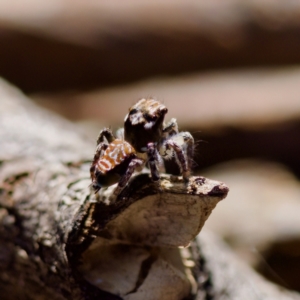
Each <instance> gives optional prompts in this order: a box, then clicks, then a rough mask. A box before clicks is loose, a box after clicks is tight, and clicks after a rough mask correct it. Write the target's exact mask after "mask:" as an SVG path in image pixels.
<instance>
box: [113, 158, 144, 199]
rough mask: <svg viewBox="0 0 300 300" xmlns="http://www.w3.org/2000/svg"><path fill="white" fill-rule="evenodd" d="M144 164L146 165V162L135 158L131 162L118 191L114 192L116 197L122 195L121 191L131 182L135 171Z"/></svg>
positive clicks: (121, 179)
mask: <svg viewBox="0 0 300 300" xmlns="http://www.w3.org/2000/svg"><path fill="white" fill-rule="evenodd" d="M143 164H144V161H143V160H142V159H139V158H133V159H132V160H131V162H130V163H129V165H128V168H127V170H126V172H125V174H124V175H123V176H122V177H121V178H120V180H119V183H118V186H117V187H116V189H115V191H114V195H115V196H118V195H119V194H120V193H121V191H122V190H123V189H124V187H125V186H126V184H127V183H128V181H129V179H130V177H131V176H132V174H133V172H134V171H135V169H136V168H138V167H140V166H141V165H143Z"/></svg>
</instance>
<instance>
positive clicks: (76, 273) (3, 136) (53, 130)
mask: <svg viewBox="0 0 300 300" xmlns="http://www.w3.org/2000/svg"><path fill="white" fill-rule="evenodd" d="M0 95H1V101H0V112H1V115H0V141H1V147H0V160H1V164H0V177H1V180H0V183H1V189H0V239H1V240H0V243H1V247H0V290H1V299H5V300H7V299H8V300H10V299H126V300H135V299H156V300H157V299H164V300H166V299H170V300H171V299H178V300H181V299H257V298H255V297H256V296H257V295H260V296H261V297H260V299H299V296H298V295H296V294H291V293H289V292H279V290H277V289H276V288H275V287H274V286H272V285H270V284H268V283H265V282H264V281H263V280H262V279H261V278H259V279H257V275H255V274H253V272H252V271H250V270H249V269H247V268H246V267H245V268H246V269H247V271H246V272H245V275H244V276H242V277H240V272H241V270H244V269H243V268H244V267H243V268H240V267H239V265H238V264H237V263H235V262H234V261H235V259H234V258H233V257H232V256H230V254H228V250H226V248H225V247H224V245H223V244H222V243H219V242H216V241H215V240H213V239H210V238H206V237H205V236H204V238H203V239H202V240H197V241H196V242H192V244H191V247H190V248H185V249H183V250H179V249H178V247H179V246H187V245H188V244H189V243H190V242H191V241H192V240H193V239H194V238H195V237H196V235H197V234H198V233H199V231H200V230H201V228H202V226H203V225H204V222H205V220H206V219H207V218H208V217H209V215H210V213H211V211H212V209H213V208H214V207H215V206H216V204H217V203H218V201H220V200H222V199H223V198H224V197H226V195H227V192H228V188H227V187H226V186H225V185H224V184H223V183H220V182H217V181H213V180H209V179H206V178H203V177H192V178H191V179H190V181H189V183H188V184H184V183H183V182H182V179H181V178H180V177H176V176H169V175H164V174H163V175H162V181H161V188H160V189H157V187H155V186H154V185H153V183H152V182H151V180H150V179H149V176H148V174H147V173H143V174H138V175H135V176H134V178H132V180H131V181H130V184H129V185H128V186H127V187H126V189H125V190H124V191H123V192H122V193H121V195H120V196H119V197H118V198H117V199H114V198H113V197H112V196H111V194H112V193H111V192H112V191H113V187H110V188H108V189H107V190H105V191H103V192H102V193H100V194H98V195H94V194H93V193H91V191H90V188H89V184H90V179H89V172H88V171H89V170H88V169H89V163H90V159H91V158H92V156H93V151H94V145H93V143H92V142H91V141H89V140H88V139H86V138H85V137H84V135H83V134H81V133H80V132H79V129H78V128H76V126H75V125H72V124H70V123H68V122H67V121H64V120H62V119H61V118H59V117H57V116H54V115H51V114H50V113H48V112H45V111H43V110H41V109H39V108H37V107H35V106H34V105H32V104H31V103H30V101H28V100H27V99H26V98H25V97H24V96H23V95H22V94H21V93H20V92H19V91H18V90H16V89H14V88H12V87H10V86H9V85H8V84H7V83H5V82H4V81H0ZM224 249H225V250H224ZM128 262H129V263H128ZM232 262H233V263H232ZM224 274H226V275H224ZM236 278H238V281H237V282H238V284H235V282H234V280H235V279H236ZM253 278H255V284H256V282H259V283H260V284H256V287H257V290H255V292H254V290H253V282H252V280H254V279H253ZM228 280H229V281H230V284H231V285H229V282H228ZM239 282H242V284H243V286H240V284H239ZM265 285H266V286H267V287H268V288H265V287H264V286H265ZM270 286H271V287H270ZM231 287H232V288H231ZM241 288H243V290H241ZM242 291H245V292H242ZM270 291H271V292H270ZM274 293H275V295H278V296H279V295H280V297H281V296H282V297H281V298H276V297H274ZM241 295H242V296H243V297H241ZM245 295H247V297H246V296H245ZM248 295H249V297H248ZM269 295H272V297H271V298H270V297H269ZM244 296H245V297H244ZM291 297H293V298H291Z"/></svg>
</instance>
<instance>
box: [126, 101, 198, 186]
mask: <svg viewBox="0 0 300 300" xmlns="http://www.w3.org/2000/svg"><path fill="white" fill-rule="evenodd" d="M167 112H168V109H167V108H166V106H165V105H163V104H161V103H160V102H159V101H157V100H155V99H152V98H148V99H141V100H140V101H138V102H137V103H136V104H135V105H133V106H132V107H131V108H130V109H129V113H128V114H127V115H126V117H125V120H124V136H125V140H126V141H127V142H129V143H130V144H131V145H132V146H133V147H134V148H135V149H136V151H137V152H138V155H139V153H146V154H147V157H148V158H147V160H148V165H149V168H150V170H151V174H152V179H153V180H154V181H156V180H159V175H158V165H159V158H160V157H163V158H164V159H170V158H171V157H173V156H175V159H176V162H177V164H178V165H179V168H180V170H181V173H182V175H183V178H184V179H185V180H187V179H188V177H189V176H190V171H191V164H192V157H193V152H194V139H193V137H192V135H191V134H190V133H189V132H178V125H177V121H176V119H174V118H173V119H171V121H170V122H169V123H167V124H165V123H164V117H165V114H166V113H167Z"/></svg>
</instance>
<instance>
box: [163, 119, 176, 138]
mask: <svg viewBox="0 0 300 300" xmlns="http://www.w3.org/2000/svg"><path fill="white" fill-rule="evenodd" d="M177 133H178V124H177V120H176V119H175V118H172V119H171V120H170V121H169V122H168V123H167V124H166V125H165V126H164V128H163V135H164V136H165V137H167V136H170V135H174V134H177Z"/></svg>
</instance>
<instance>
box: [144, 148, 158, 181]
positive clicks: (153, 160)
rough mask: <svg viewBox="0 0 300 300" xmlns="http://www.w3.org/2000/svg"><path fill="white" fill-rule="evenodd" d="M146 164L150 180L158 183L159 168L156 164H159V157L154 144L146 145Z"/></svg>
mask: <svg viewBox="0 0 300 300" xmlns="http://www.w3.org/2000/svg"><path fill="white" fill-rule="evenodd" d="M147 156H148V164H149V169H150V172H151V178H152V180H153V181H154V182H157V183H159V179H160V176H159V168H158V164H159V163H160V162H161V157H160V155H159V153H158V151H157V146H156V143H148V145H147Z"/></svg>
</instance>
